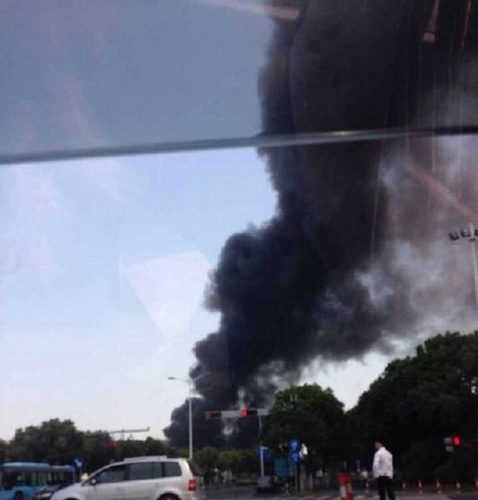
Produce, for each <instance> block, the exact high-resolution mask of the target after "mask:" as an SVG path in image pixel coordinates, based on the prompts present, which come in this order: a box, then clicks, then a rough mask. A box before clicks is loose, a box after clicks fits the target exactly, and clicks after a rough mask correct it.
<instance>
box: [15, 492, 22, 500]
mask: <svg viewBox="0 0 478 500" xmlns="http://www.w3.org/2000/svg"><path fill="white" fill-rule="evenodd" d="M13 500H23V493H22V492H21V491H16V492H15V495H13Z"/></svg>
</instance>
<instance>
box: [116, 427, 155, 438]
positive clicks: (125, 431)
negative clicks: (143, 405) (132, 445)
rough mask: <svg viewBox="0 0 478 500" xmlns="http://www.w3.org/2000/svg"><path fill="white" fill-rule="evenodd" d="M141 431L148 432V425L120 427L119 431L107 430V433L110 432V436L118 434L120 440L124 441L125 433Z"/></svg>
mask: <svg viewBox="0 0 478 500" xmlns="http://www.w3.org/2000/svg"><path fill="white" fill-rule="evenodd" d="M142 432H149V427H146V428H145V429H121V430H119V431H108V434H111V435H112V436H113V435H114V434H120V440H121V441H124V438H125V435H126V434H130V435H132V434H139V433H142Z"/></svg>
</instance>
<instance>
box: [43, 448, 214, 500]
mask: <svg viewBox="0 0 478 500" xmlns="http://www.w3.org/2000/svg"><path fill="white" fill-rule="evenodd" d="M205 498H206V495H205V489H204V480H203V477H202V475H201V473H200V472H199V470H198V468H197V467H196V466H195V464H194V462H192V461H190V460H186V459H185V458H168V457H138V458H128V459H126V460H125V461H124V462H118V463H114V464H111V465H108V466H106V467H103V468H102V469H100V470H99V471H97V472H95V473H93V474H92V475H91V476H90V477H89V478H88V479H87V480H86V481H83V482H82V483H78V484H75V485H73V486H69V487H67V488H63V489H61V490H59V491H58V492H56V493H55V494H54V495H53V497H52V500H205Z"/></svg>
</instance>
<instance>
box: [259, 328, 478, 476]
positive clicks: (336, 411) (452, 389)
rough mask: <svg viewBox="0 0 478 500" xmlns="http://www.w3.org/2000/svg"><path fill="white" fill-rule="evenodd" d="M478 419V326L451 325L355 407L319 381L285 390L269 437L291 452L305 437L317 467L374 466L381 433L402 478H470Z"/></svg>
mask: <svg viewBox="0 0 478 500" xmlns="http://www.w3.org/2000/svg"><path fill="white" fill-rule="evenodd" d="M477 422H478V332H474V333H472V334H469V335H460V334H459V333H457V332H455V333H451V332H448V333H446V334H444V335H438V336H436V337H433V338H431V339H429V340H427V341H425V342H424V343H423V344H421V345H420V346H418V347H417V349H416V352H415V354H414V355H413V356H408V357H406V358H404V359H398V360H394V361H392V362H391V363H389V364H388V366H387V367H386V368H385V370H384V372H383V373H382V375H380V377H378V379H377V380H375V382H373V383H372V384H371V386H370V388H369V389H368V390H367V391H365V392H364V393H363V394H362V395H361V396H360V398H359V400H358V403H357V405H356V406H355V407H354V408H353V409H351V410H350V411H348V412H345V411H344V407H343V404H342V403H341V402H340V401H339V400H338V399H337V398H336V397H335V396H334V394H333V392H332V391H331V390H330V389H325V390H324V389H322V388H321V387H319V386H317V385H309V386H307V385H305V386H302V387H293V388H290V389H287V390H284V391H282V392H279V393H278V394H277V395H276V397H275V402H274V404H273V406H272V409H271V413H270V416H269V417H268V419H267V423H266V426H265V431H264V435H263V440H264V441H265V442H266V443H267V444H268V445H269V446H270V447H271V448H272V449H273V450H274V451H275V452H277V453H281V452H282V453H284V452H285V451H286V448H287V442H288V440H289V439H291V438H299V439H300V440H301V441H302V442H303V443H305V444H306V445H307V448H308V456H307V457H306V458H305V466H306V467H307V468H308V470H309V471H311V472H312V471H315V470H318V469H319V468H329V469H334V468H335V469H340V468H343V467H348V468H349V469H351V468H356V467H357V464H361V466H363V467H364V468H370V467H371V462H372V458H373V452H374V450H373V443H374V440H375V439H377V438H380V439H382V440H383V442H384V443H385V444H386V446H387V448H388V449H389V450H390V451H391V452H392V453H393V454H394V458H395V464H396V468H397V475H398V477H399V478H403V479H405V480H418V479H421V480H423V481H434V480H436V479H439V480H441V481H442V482H452V481H456V480H461V481H467V480H472V479H473V478H474V477H475V476H476V475H477V473H478V425H477ZM450 436H460V439H461V444H460V446H458V447H456V448H455V449H454V451H453V452H452V453H449V452H447V451H446V449H445V445H444V438H446V437H450ZM347 464H348V465H347Z"/></svg>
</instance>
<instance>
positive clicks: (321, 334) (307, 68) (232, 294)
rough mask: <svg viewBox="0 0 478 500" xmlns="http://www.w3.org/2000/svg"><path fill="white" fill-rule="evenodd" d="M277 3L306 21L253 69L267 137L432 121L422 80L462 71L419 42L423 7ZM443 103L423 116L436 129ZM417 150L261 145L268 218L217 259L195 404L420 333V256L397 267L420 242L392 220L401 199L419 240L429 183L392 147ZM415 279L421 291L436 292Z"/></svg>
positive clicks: (259, 394) (432, 83) (266, 389)
mask: <svg viewBox="0 0 478 500" xmlns="http://www.w3.org/2000/svg"><path fill="white" fill-rule="evenodd" d="M286 3H287V4H289V5H291V4H295V5H296V6H299V7H300V8H301V10H302V15H301V17H300V18H299V21H298V22H297V24H292V23H286V22H278V23H277V26H276V30H275V33H274V36H273V39H272V43H271V45H270V50H269V54H268V61H267V64H266V65H265V67H264V68H263V70H262V71H261V74H260V78H259V82H260V87H259V91H260V95H261V99H262V114H263V128H264V132H265V133H266V134H289V133H300V132H315V131H321V130H348V129H367V128H382V127H394V126H407V125H410V126H411V125H413V124H422V125H423V124H424V123H425V124H426V123H427V120H429V121H430V120H432V115H431V114H430V113H429V112H425V111H426V108H427V106H428V103H429V100H428V96H429V95H430V93H431V92H435V90H434V88H441V86H443V85H451V83H450V82H449V81H448V83H447V82H443V81H441V80H440V78H439V77H440V74H441V73H440V72H438V73H434V72H433V71H431V72H430V73H428V74H422V73H421V72H420V71H421V70H424V69H427V68H430V67H431V66H430V64H431V63H430V62H431V61H432V60H433V61H434V62H435V67H438V68H441V67H442V64H443V65H449V67H450V68H453V67H454V66H455V65H459V64H460V60H459V59H457V60H456V61H451V60H450V58H449V54H450V51H449V50H445V48H444V47H446V48H449V45H447V44H446V40H445V41H443V40H444V38H443V37H442V38H441V39H440V40H441V42H440V43H438V44H437V45H431V46H428V45H425V44H423V43H422V37H423V34H424V29H425V26H426V24H427V21H428V19H429V17H430V14H431V8H432V6H433V2H432V1H428V0H402V1H399V2H382V3H380V2H376V1H372V0H364V1H361V2H351V1H345V0H340V1H339V0H337V1H335V2H329V1H319V0H314V1H312V2H286ZM472 66H473V67H474V65H472ZM440 106H441V103H437V105H436V106H435V108H434V110H435V112H436V113H435V115H434V116H435V118H436V116H440V117H441V119H443V120H444V121H445V120H446V116H447V115H446V114H445V112H443V113H442V112H441V110H443V107H440ZM428 124H429V122H428ZM407 144H408V146H407ZM407 147H408V148H409V149H406V148H407ZM424 147H425V149H426V146H423V144H421V145H420V144H419V143H418V142H415V143H414V144H411V143H407V142H402V143H400V144H398V143H387V144H385V143H382V142H367V143H352V144H347V145H327V146H320V147H319V146H310V147H307V148H295V147H288V148H285V147H284V148H275V149H269V150H263V151H261V154H262V155H263V157H264V158H265V160H266V161H267V165H268V169H269V172H270V176H271V181H272V185H273V187H274V189H275V190H276V191H277V197H278V206H277V214H276V216H275V217H274V218H273V219H272V220H271V221H270V222H269V223H268V224H266V225H265V226H264V227H260V228H255V229H250V230H248V231H245V232H243V233H238V234H234V235H232V236H231V237H230V238H229V239H228V241H227V242H226V244H225V246H224V248H223V250H222V253H221V257H220V260H219V264H218V267H217V269H216V271H215V273H214V276H213V278H212V284H211V287H210V289H209V291H208V304H209V305H210V306H211V307H214V308H215V309H217V310H218V311H220V313H221V322H220V327H219V330H218V331H217V332H215V333H212V334H210V335H209V336H207V337H206V338H205V339H203V340H202V341H200V342H198V343H197V344H196V346H195V348H194V353H195V355H196V358H197V366H195V367H194V368H193V370H192V372H191V374H192V376H196V375H198V374H200V373H205V372H208V373H210V374H211V375H210V376H208V377H206V378H204V379H202V380H201V381H200V382H198V384H197V389H198V390H199V392H200V394H201V395H202V396H203V397H204V400H205V402H206V406H207V405H209V406H210V407H211V408H216V407H218V408H228V407H230V406H232V405H234V404H237V403H238V402H239V401H243V402H246V403H247V404H251V405H262V404H267V402H268V401H269V399H270V397H271V395H272V394H273V393H274V391H275V390H276V389H277V387H280V386H281V384H282V383H284V382H290V381H295V380H297V379H298V378H299V376H300V374H301V372H302V370H303V368H305V367H306V366H307V365H308V364H309V363H310V362H311V361H312V360H314V359H316V358H319V357H320V358H322V359H324V360H329V361H343V360H347V359H351V358H356V357H360V356H362V355H363V354H365V353H367V352H369V351H370V350H372V349H380V350H382V351H390V349H391V348H392V347H391V345H392V342H393V341H394V339H397V338H403V336H406V335H407V333H408V334H410V333H412V332H414V331H415V330H416V328H415V329H414V328H413V327H414V326H417V325H423V316H424V315H426V312H427V311H424V310H421V309H420V307H423V305H424V304H427V302H426V301H423V300H421V299H420V298H421V297H422V295H423V294H425V293H426V290H427V288H426V287H425V288H424V289H423V290H421V291H420V292H419V291H418V288H417V286H414V288H413V290H412V285H411V283H412V282H414V280H415V279H416V277H417V276H419V275H420V274H421V272H422V271H421V270H413V271H412V270H411V267H410V266H411V261H413V259H418V255H419V253H415V254H413V253H412V254H411V255H409V256H408V257H407V256H405V257H404V255H405V254H404V249H405V248H407V244H408V245H411V248H415V249H416V251H417V252H419V251H420V250H419V249H420V248H421V249H422V250H423V243H424V242H426V241H428V242H429V241H430V240H426V239H423V238H422V239H420V241H418V240H416V238H415V239H413V238H412V236H411V234H408V233H403V231H400V230H399V229H398V228H399V226H400V223H403V221H402V220H401V218H402V217H403V216H399V217H398V219H400V223H399V220H398V219H397V217H396V213H397V212H399V211H400V210H402V209H403V206H406V203H404V202H405V201H406V200H407V199H408V200H409V201H410V203H411V206H413V211H412V214H413V215H414V216H415V222H414V223H413V224H412V226H413V227H415V229H416V234H422V233H423V231H422V232H420V230H419V226H420V225H421V224H422V223H423V221H424V219H423V218H422V215H423V210H421V207H423V203H422V202H421V201H420V200H421V198H420V197H421V196H424V195H425V194H427V189H425V188H424V187H423V186H422V185H420V184H418V185H417V179H416V176H415V177H414V176H410V171H408V172H407V171H406V169H403V168H402V165H401V164H400V161H399V160H398V155H397V154H396V153H395V151H396V150H397V149H406V150H407V153H406V155H405V156H407V155H408V159H409V160H410V158H414V159H413V160H410V161H411V162H415V163H417V164H419V163H420V159H423V158H424V156H423V151H422V149H423V148H424ZM419 166H421V165H419ZM391 179H395V181H392V182H391V183H389V184H387V182H390V180H391ZM468 179H469V177H468ZM410 186H413V188H411V187H410ZM403 189H406V190H408V191H407V192H406V193H408V194H410V193H413V203H412V202H411V200H410V196H408V194H406V193H404V192H403ZM428 194H429V193H428ZM417 200H418V201H417ZM403 203H404V205H403ZM440 207H441V208H440V210H442V208H443V207H442V205H440ZM442 211H443V210H442ZM404 213H407V210H405V211H404ZM435 213H436V214H438V213H440V212H439V209H438V208H437V210H436V211H435ZM447 213H448V212H447ZM413 215H412V216H413ZM447 217H448V216H446V217H445V219H447ZM433 220H434V219H433ZM391 229H392V231H395V233H393V232H391ZM440 237H441V235H440ZM410 238H411V239H410ZM410 242H415V243H410ZM404 245H405V246H404ZM410 259H411V260H410ZM400 263H401V264H402V265H400ZM407 273H408V274H407ZM414 273H415V274H414ZM427 283H428V286H429V288H428V292H430V291H431V290H433V289H434V287H436V282H435V281H433V282H432V281H431V280H427ZM415 292H416V293H415ZM417 294H419V295H417ZM420 294H421V295H420ZM417 297H418V299H420V300H418V301H417ZM174 420H175V416H174V414H173V425H174ZM165 432H166V435H167V436H168V437H171V434H169V430H168V429H167V430H166V431H165Z"/></svg>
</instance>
